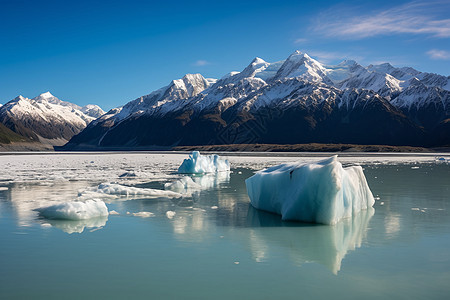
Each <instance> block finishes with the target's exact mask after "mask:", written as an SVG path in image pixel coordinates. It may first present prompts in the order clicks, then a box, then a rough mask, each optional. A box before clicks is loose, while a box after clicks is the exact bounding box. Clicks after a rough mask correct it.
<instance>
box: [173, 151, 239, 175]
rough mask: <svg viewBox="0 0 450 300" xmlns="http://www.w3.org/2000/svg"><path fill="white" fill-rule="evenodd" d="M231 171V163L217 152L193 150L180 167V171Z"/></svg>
mask: <svg viewBox="0 0 450 300" xmlns="http://www.w3.org/2000/svg"><path fill="white" fill-rule="evenodd" d="M224 171H230V163H229V162H228V160H227V159H222V158H220V156H219V155H217V154H212V155H201V154H200V152H198V151H193V152H192V153H191V154H190V155H189V158H186V159H185V160H184V161H183V163H182V164H181V166H180V167H179V168H178V173H183V174H202V173H215V172H224Z"/></svg>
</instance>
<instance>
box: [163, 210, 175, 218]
mask: <svg viewBox="0 0 450 300" xmlns="http://www.w3.org/2000/svg"><path fill="white" fill-rule="evenodd" d="M176 214H177V213H176V212H174V211H172V210H168V211H166V217H167V218H168V219H173V217H175V215H176Z"/></svg>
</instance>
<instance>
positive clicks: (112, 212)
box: [109, 210, 120, 216]
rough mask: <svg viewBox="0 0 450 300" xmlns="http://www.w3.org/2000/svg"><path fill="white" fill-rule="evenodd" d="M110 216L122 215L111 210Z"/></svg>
mask: <svg viewBox="0 0 450 300" xmlns="http://www.w3.org/2000/svg"><path fill="white" fill-rule="evenodd" d="M109 214H110V215H116V216H117V215H120V214H119V213H118V212H117V211H115V210H111V211H109Z"/></svg>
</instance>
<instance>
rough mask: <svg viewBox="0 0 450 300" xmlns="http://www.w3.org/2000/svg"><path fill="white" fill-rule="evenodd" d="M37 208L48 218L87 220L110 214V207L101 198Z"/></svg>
mask: <svg viewBox="0 0 450 300" xmlns="http://www.w3.org/2000/svg"><path fill="white" fill-rule="evenodd" d="M36 210H37V211H38V212H39V214H40V215H41V216H43V217H45V218H47V219H59V220H85V219H91V218H96V217H104V216H108V208H107V207H106V205H105V203H104V202H103V201H100V200H88V201H86V202H81V201H73V202H64V203H60V204H56V205H52V206H48V207H42V208H38V209H36Z"/></svg>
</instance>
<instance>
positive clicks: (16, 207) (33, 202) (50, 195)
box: [4, 182, 86, 226]
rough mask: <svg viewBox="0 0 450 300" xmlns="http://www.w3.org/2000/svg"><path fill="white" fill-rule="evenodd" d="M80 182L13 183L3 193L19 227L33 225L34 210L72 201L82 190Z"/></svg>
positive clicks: (84, 184) (82, 184)
mask: <svg viewBox="0 0 450 300" xmlns="http://www.w3.org/2000/svg"><path fill="white" fill-rule="evenodd" d="M85 186H86V183H82V182H54V183H51V182H47V183H33V184H24V183H15V184H11V185H10V186H9V190H8V191H6V192H5V193H4V197H5V198H6V199H5V200H6V203H9V204H10V205H11V208H12V210H13V212H14V213H15V215H16V220H17V224H18V225H19V226H31V225H33V224H34V223H35V220H36V217H37V215H38V214H37V212H36V211H35V209H37V208H40V207H45V206H50V205H55V204H58V203H62V202H66V201H70V200H74V199H76V197H77V194H78V190H79V189H81V188H84V187H85Z"/></svg>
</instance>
